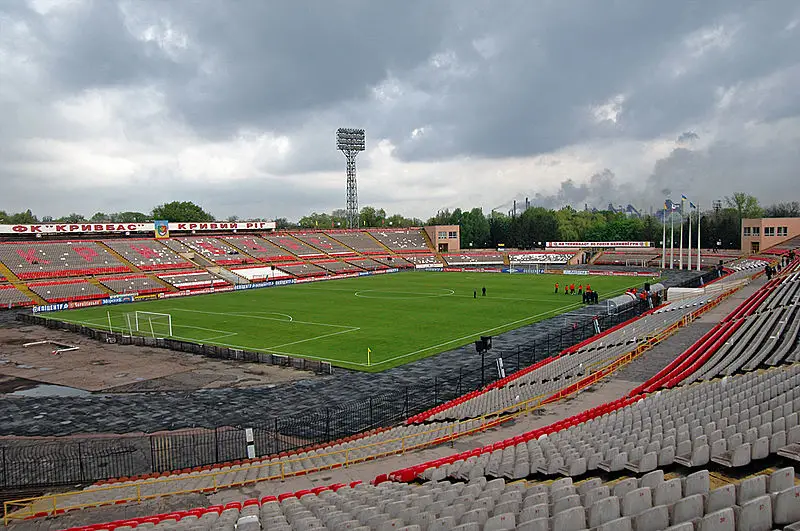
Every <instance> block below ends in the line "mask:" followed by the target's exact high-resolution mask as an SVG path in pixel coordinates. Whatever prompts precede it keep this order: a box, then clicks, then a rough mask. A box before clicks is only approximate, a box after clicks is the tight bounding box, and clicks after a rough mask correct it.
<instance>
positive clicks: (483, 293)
mask: <svg viewBox="0 0 800 531" xmlns="http://www.w3.org/2000/svg"><path fill="white" fill-rule="evenodd" d="M481 295H483V296H484V297H485V296H486V286H484V287H483V288H482V289H481Z"/></svg>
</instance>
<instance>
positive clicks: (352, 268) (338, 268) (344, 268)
mask: <svg viewBox="0 0 800 531" xmlns="http://www.w3.org/2000/svg"><path fill="white" fill-rule="evenodd" d="M311 263H312V264H314V265H315V266H317V267H321V268H323V269H326V270H327V271H330V272H331V273H334V274H337V273H356V272H359V271H363V269H361V268H360V267H358V266H357V265H353V264H352V263H349V262H341V261H339V260H319V261H315V262H311Z"/></svg>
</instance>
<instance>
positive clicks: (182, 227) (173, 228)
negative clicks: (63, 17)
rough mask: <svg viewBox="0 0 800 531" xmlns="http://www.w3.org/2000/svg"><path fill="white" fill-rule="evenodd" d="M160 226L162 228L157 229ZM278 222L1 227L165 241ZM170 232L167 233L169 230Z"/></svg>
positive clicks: (9, 230) (265, 227)
mask: <svg viewBox="0 0 800 531" xmlns="http://www.w3.org/2000/svg"><path fill="white" fill-rule="evenodd" d="M157 225H158V226H157ZM275 227H276V225H275V222H274V221H235V222H228V221H212V222H207V223H205V222H204V223H201V222H186V223H175V222H169V223H167V222H164V221H158V222H155V223H153V222H150V223H37V224H33V225H0V234H74V235H80V234H95V233H115V234H124V233H126V232H149V233H152V234H154V235H158V234H159V233H158V232H157V229H160V231H161V233H160V234H161V235H162V236H160V237H162V238H164V237H167V236H168V235H169V233H170V232H186V231H195V232H206V231H217V230H275ZM165 229H166V230H165Z"/></svg>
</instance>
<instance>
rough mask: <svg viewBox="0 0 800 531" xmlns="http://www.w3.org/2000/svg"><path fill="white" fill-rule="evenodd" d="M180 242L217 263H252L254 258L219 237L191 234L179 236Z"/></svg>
mask: <svg viewBox="0 0 800 531" xmlns="http://www.w3.org/2000/svg"><path fill="white" fill-rule="evenodd" d="M179 239H180V242H181V243H182V244H183V245H185V246H186V247H188V248H189V249H191V250H192V251H194V252H195V253H197V254H199V255H200V256H202V257H204V258H206V259H207V260H210V261H211V262H213V263H215V264H219V265H236V264H252V263H255V262H256V260H255V259H254V258H251V257H249V256H247V255H245V254H242V253H241V251H239V249H237V248H236V247H234V246H232V245H229V244H228V243H226V242H224V241H223V240H222V239H220V238H209V237H204V236H193V237H188V238H179Z"/></svg>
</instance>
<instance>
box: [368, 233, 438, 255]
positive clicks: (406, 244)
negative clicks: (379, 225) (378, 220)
mask: <svg viewBox="0 0 800 531" xmlns="http://www.w3.org/2000/svg"><path fill="white" fill-rule="evenodd" d="M369 233H370V235H372V237H374V238H375V239H376V240H378V241H379V242H381V243H382V244H383V245H385V246H386V247H388V248H389V249H391V250H392V251H395V252H404V253H418V252H430V251H431V248H430V246H429V245H428V242H427V240H426V239H425V236H424V234H423V231H422V229H395V230H370V231H369Z"/></svg>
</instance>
